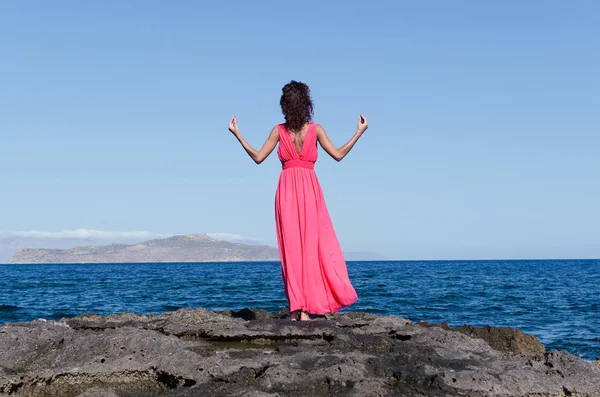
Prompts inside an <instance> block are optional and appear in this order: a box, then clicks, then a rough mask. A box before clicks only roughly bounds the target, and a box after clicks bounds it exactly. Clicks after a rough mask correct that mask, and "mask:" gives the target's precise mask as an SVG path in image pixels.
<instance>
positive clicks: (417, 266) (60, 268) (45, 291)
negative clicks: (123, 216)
mask: <svg viewBox="0 0 600 397" xmlns="http://www.w3.org/2000/svg"><path fill="white" fill-rule="evenodd" d="M348 271H349V273H350V278H351V280H352V282H353V284H354V286H355V288H356V290H357V293H358V296H359V301H358V302H357V303H356V304H354V305H353V306H351V307H350V308H348V309H346V310H345V311H368V312H371V313H375V314H394V315H399V316H403V317H406V318H409V319H411V320H414V321H417V320H425V321H429V322H443V321H448V323H449V324H451V325H455V326H457V325H462V324H470V325H473V326H483V325H486V324H489V325H493V326H510V327H517V328H520V329H522V330H523V331H525V332H527V333H530V334H533V335H536V336H537V337H539V338H540V340H541V341H542V342H543V343H544V344H545V345H546V347H547V348H549V349H558V350H567V351H569V352H571V353H573V354H575V355H578V356H579V357H582V358H584V359H586V360H595V359H596V358H598V356H600V260H550V261H547V260H544V261H383V262H349V263H348ZM286 305H287V302H286V300H285V296H284V294H283V287H282V282H281V271H280V264H279V263H276V262H241V263H168V264H163V263H150V264H73V265H2V266H0V323H4V322H14V321H30V320H34V319H38V318H45V319H53V320H57V319H60V318H61V317H70V316H76V315H79V314H82V313H86V312H87V313H89V312H92V313H98V314H104V315H105V314H110V313H120V312H137V313H146V314H148V313H162V312H166V311H173V310H176V309H178V308H182V307H190V308H195V307H204V308H207V309H212V310H225V309H240V308H244V307H256V308H262V309H265V310H268V311H279V310H280V309H281V308H283V307H285V306H286Z"/></svg>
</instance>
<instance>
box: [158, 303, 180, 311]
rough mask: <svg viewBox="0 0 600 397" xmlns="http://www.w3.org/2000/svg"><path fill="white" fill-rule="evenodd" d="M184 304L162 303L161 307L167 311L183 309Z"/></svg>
mask: <svg viewBox="0 0 600 397" xmlns="http://www.w3.org/2000/svg"><path fill="white" fill-rule="evenodd" d="M182 308H183V306H175V305H162V307H161V309H163V310H166V311H169V312H170V311H176V310H179V309H182Z"/></svg>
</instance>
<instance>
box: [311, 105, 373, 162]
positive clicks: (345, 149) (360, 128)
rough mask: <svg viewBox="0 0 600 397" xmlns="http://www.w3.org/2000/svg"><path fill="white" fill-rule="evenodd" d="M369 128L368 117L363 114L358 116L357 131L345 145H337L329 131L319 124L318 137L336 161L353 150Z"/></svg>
mask: <svg viewBox="0 0 600 397" xmlns="http://www.w3.org/2000/svg"><path fill="white" fill-rule="evenodd" d="M367 128H369V123H368V122H367V119H366V118H365V117H364V116H363V115H362V114H361V115H360V116H359V117H358V125H357V126H356V133H354V135H353V136H352V138H350V140H349V141H348V142H346V143H345V144H344V145H343V146H340V147H339V148H338V147H336V146H335V145H334V144H333V142H331V140H330V139H329V137H328V136H327V133H326V132H325V130H324V129H323V127H321V126H320V125H317V139H318V140H319V143H320V144H321V147H322V148H323V150H325V151H326V152H327V154H329V155H330V156H331V157H333V159H334V160H335V161H342V159H343V158H344V157H346V155H347V154H348V153H349V152H350V150H352V148H353V147H354V144H355V143H356V142H357V141H358V138H360V137H361V135H362V134H363V133H364V132H365V131H366V129H367Z"/></svg>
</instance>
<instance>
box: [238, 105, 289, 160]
mask: <svg viewBox="0 0 600 397" xmlns="http://www.w3.org/2000/svg"><path fill="white" fill-rule="evenodd" d="M229 131H231V133H232V134H233V135H234V136H235V137H236V138H237V140H238V141H239V142H240V144H241V145H242V147H243V148H244V150H245V151H246V153H248V156H250V158H252V160H254V162H255V163H256V164H260V163H262V162H263V161H264V160H265V159H266V158H267V157H269V155H270V154H271V152H272V151H273V149H275V146H277V142H278V141H279V128H277V126H275V127H273V129H272V130H271V133H270V134H269V137H268V138H267V140H266V141H265V143H264V144H263V146H262V148H260V150H256V149H254V148H253V147H252V146H251V145H250V144H249V143H248V142H246V140H245V139H244V137H243V136H242V134H241V132H240V129H239V127H238V124H237V119H236V118H235V116H233V118H232V119H231V121H230V122H229Z"/></svg>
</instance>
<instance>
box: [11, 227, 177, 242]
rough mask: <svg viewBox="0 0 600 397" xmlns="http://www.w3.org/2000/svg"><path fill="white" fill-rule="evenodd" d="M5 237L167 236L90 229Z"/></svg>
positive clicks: (35, 232)
mask: <svg viewBox="0 0 600 397" xmlns="http://www.w3.org/2000/svg"><path fill="white" fill-rule="evenodd" d="M3 235H5V236H17V237H31V238H56V239H58V238H74V239H106V240H115V239H145V238H149V239H150V238H157V237H166V236H167V235H165V234H161V233H152V232H145V231H133V232H107V231H102V230H91V229H74V230H63V231H60V232H42V231H39V230H30V231H25V232H10V233H3Z"/></svg>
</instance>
